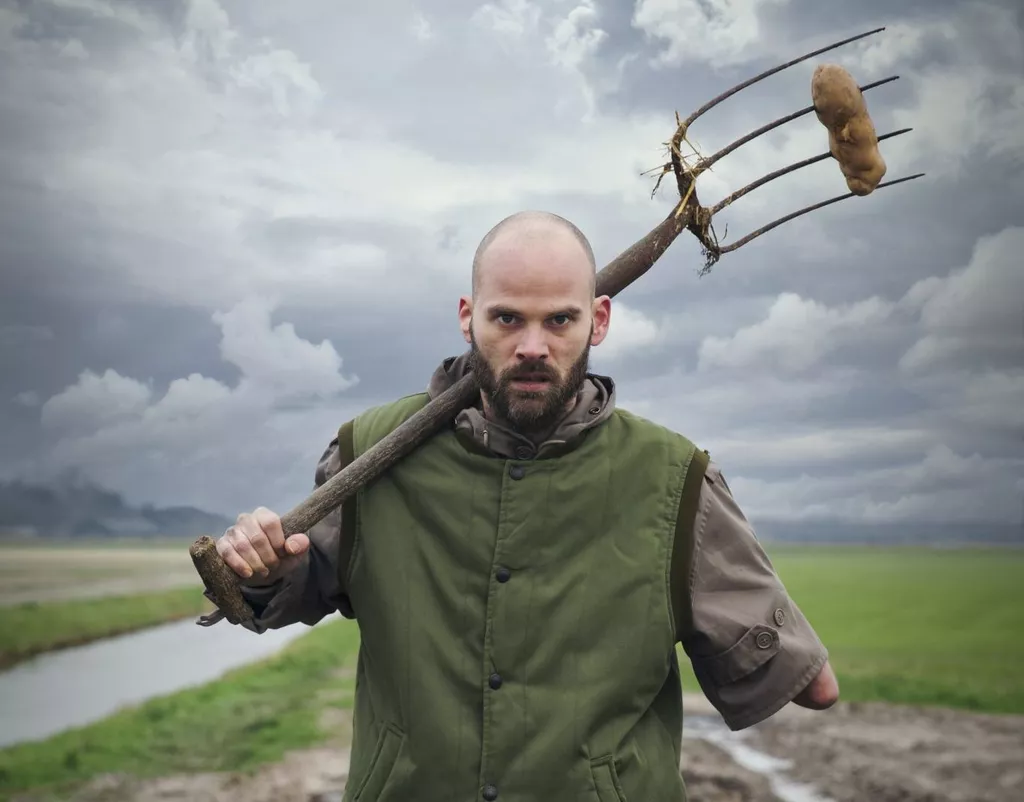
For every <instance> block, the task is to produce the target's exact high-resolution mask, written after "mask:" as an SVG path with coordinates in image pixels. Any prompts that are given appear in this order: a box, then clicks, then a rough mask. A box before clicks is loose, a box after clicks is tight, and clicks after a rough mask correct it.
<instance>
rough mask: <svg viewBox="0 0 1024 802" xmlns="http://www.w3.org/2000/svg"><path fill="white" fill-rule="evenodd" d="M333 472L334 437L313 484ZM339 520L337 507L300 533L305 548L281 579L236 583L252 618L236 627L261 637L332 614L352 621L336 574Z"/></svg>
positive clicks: (337, 466)
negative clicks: (306, 541) (306, 539)
mask: <svg viewBox="0 0 1024 802" xmlns="http://www.w3.org/2000/svg"><path fill="white" fill-rule="evenodd" d="M339 469H340V459H339V450H338V439H337V438H335V439H334V440H332V441H331V442H330V444H329V445H328V446H327V448H326V449H325V450H324V453H323V455H322V456H321V458H320V461H319V462H318V463H317V467H316V474H315V480H314V484H315V486H316V487H319V486H320V485H322V484H323V483H324V482H326V481H327V480H328V479H330V478H331V477H332V476H334V474H336V473H337V472H338V470H339ZM341 521H342V515H341V508H340V507H339V508H337V509H335V510H332V511H331V512H330V513H329V514H328V515H327V517H325V518H324V519H323V520H322V521H320V522H319V523H318V524H316V525H314V526H313V527H311V528H310V530H309V531H308V532H307V533H306V534H307V535H308V536H309V550H308V551H307V552H306V553H305V554H304V555H303V556H302V558H301V559H300V560H297V561H296V562H295V563H294V567H293V568H292V569H291V571H290V572H289V573H288V574H287V575H285V576H283V577H280V578H278V579H276V580H274V581H273V582H271V583H270V584H261V583H260V582H259V580H258V579H254V580H249V581H246V582H243V583H242V596H243V597H244V598H245V599H246V601H248V602H249V605H250V606H251V607H252V610H253V614H254V620H253V621H252V622H251V623H245V624H240V625H239V626H243V627H245V628H246V629H250V630H252V631H253V632H256V633H263V632H265V631H266V630H268V629H281V628H282V627H286V626H289V625H291V624H296V623H303V624H307V625H309V626H312V625H313V624H316V623H317V622H318V621H320V620H321V619H322V618H325V617H326V616H328V615H330V614H331V613H333V612H335V611H336V610H337V611H340V612H341V614H342V615H343V616H345V617H346V618H354V617H355V616H354V614H353V612H352V609H351V605H350V604H349V601H348V597H347V595H346V593H345V591H344V589H343V588H342V586H341V582H340V581H339V576H338V574H339V570H338V559H339V554H340V553H341V548H340V544H341V540H342V531H341ZM207 598H209V593H207Z"/></svg>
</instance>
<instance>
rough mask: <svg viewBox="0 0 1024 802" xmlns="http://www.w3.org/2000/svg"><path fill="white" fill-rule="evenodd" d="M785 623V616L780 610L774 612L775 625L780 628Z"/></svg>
mask: <svg viewBox="0 0 1024 802" xmlns="http://www.w3.org/2000/svg"><path fill="white" fill-rule="evenodd" d="M785 623H786V614H785V613H784V612H782V610H781V609H778V610H776V611H775V625H776V626H779V627H781V626H782V625H783V624H785Z"/></svg>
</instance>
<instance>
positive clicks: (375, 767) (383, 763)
mask: <svg viewBox="0 0 1024 802" xmlns="http://www.w3.org/2000/svg"><path fill="white" fill-rule="evenodd" d="M404 739H405V734H404V733H403V732H402V731H401V730H400V729H398V727H396V726H395V725H394V724H387V725H385V726H384V727H383V728H382V729H381V731H380V735H379V736H378V737H377V746H376V748H375V749H374V751H373V757H372V758H370V765H369V766H367V768H366V776H364V777H363V781H362V782H361V783H359V788H357V789H356V793H355V796H354V797H353V799H354V800H356V802H372V800H375V799H377V797H379V796H380V795H381V792H382V791H383V790H384V786H385V784H387V781H388V778H389V777H390V776H391V770H392V769H393V768H394V767H395V763H396V762H397V760H398V752H399V750H401V748H402V741H403V740H404Z"/></svg>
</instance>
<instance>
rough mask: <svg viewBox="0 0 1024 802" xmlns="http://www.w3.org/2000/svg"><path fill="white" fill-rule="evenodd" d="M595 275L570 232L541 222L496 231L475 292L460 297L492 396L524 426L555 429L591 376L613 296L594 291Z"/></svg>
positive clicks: (477, 366)
mask: <svg viewBox="0 0 1024 802" xmlns="http://www.w3.org/2000/svg"><path fill="white" fill-rule="evenodd" d="M592 282H593V268H592V267H591V265H590V262H589V260H588V258H587V254H586V252H585V251H584V249H583V247H582V245H580V243H579V242H577V241H576V239H575V238H574V237H573V236H572V234H571V233H569V232H568V231H565V230H564V229H563V228H560V227H555V226H548V227H547V228H542V229H538V228H536V227H535V228H532V229H530V230H528V231H526V232H522V231H520V232H515V231H509V232H507V233H505V234H502V235H501V236H500V237H499V238H497V239H496V240H495V241H494V242H493V243H492V244H491V246H490V247H489V248H488V250H487V252H486V254H485V257H484V262H483V265H482V267H481V271H480V275H479V280H478V286H477V294H476V298H475V299H472V298H463V299H462V300H461V302H460V307H459V317H460V323H461V326H462V332H463V336H464V337H465V339H466V341H467V342H469V343H470V344H471V345H472V351H471V357H470V359H471V364H470V367H471V369H472V370H473V372H474V374H475V375H476V376H477V377H478V381H479V383H480V387H481V390H482V391H483V394H484V398H485V401H486V402H487V403H489V404H490V406H491V407H492V408H493V409H494V411H495V412H497V413H498V414H499V415H500V416H501V417H503V418H504V419H505V420H507V421H508V422H509V423H510V424H512V425H513V426H515V427H516V428H517V429H519V430H520V431H522V432H524V433H534V432H542V431H545V430H548V429H550V428H551V427H553V426H554V425H555V424H556V422H557V421H558V419H559V418H560V417H561V416H562V415H564V414H565V412H566V411H567V409H568V408H569V407H570V406H571V404H572V403H573V401H574V400H575V397H576V394H577V393H578V392H579V389H580V387H581V386H582V384H583V381H584V379H585V375H586V372H587V365H588V358H589V354H590V347H591V346H592V345H597V344H599V343H600V342H601V341H602V340H603V339H604V337H605V334H606V332H607V328H608V320H609V317H610V303H609V300H608V298H607V297H602V298H599V299H595V298H594V296H593V289H592Z"/></svg>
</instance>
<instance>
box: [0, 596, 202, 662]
mask: <svg viewBox="0 0 1024 802" xmlns="http://www.w3.org/2000/svg"><path fill="white" fill-rule="evenodd" d="M212 609H213V605H212V604H211V603H210V602H209V601H207V600H206V597H205V596H203V595H202V592H201V591H200V590H199V589H197V588H194V587H185V588H172V589H170V590H162V591H154V592H153V593H140V594H134V595H131V596H108V597H104V598H97V599H81V600H74V601H57V602H26V603H25V604H19V605H15V606H13V607H5V608H0V669H3V668H9V667H10V666H13V665H14V664H16V663H19V662H21V661H23V660H26V659H28V658H29V657H33V656H35V655H37V654H42V653H44V652H48V651H52V650H54V649H62V648H65V647H68V646H77V645H80V644H83V643H89V642H91V641H94V640H98V639H100V638H106V637H110V636H113V635H121V634H124V633H126V632H133V631H135V630H139V629H144V628H146V627H151V626H155V625H157V624H163V623H166V622H169V621H175V620H178V619H180V618H187V617H188V616H193V615H199V614H200V613H206V612H209V611H210V610H212Z"/></svg>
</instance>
